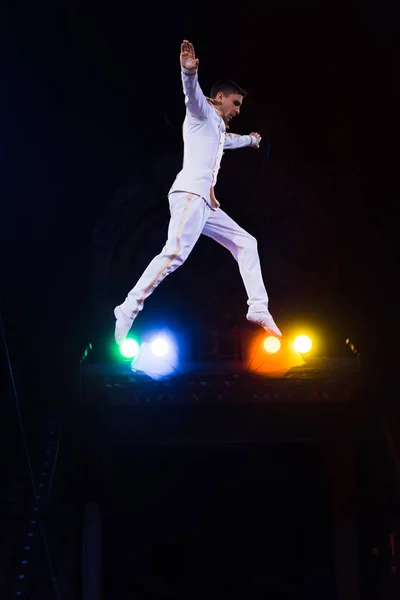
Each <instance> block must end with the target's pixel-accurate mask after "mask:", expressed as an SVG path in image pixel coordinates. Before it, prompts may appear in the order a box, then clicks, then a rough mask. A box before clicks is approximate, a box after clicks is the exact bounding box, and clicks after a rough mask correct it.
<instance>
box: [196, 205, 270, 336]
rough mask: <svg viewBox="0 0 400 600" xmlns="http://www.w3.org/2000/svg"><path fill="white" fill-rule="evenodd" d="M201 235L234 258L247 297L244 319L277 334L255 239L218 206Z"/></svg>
mask: <svg viewBox="0 0 400 600" xmlns="http://www.w3.org/2000/svg"><path fill="white" fill-rule="evenodd" d="M203 234H204V235H206V236H208V237H210V238H212V239H213V240H215V241H216V242H218V243H219V244H221V245H222V246H224V247H225V248H227V249H228V250H229V251H230V252H231V253H232V255H233V256H234V258H235V259H236V261H237V263H238V265H239V271H240V274H241V276H242V279H243V283H244V286H245V288H246V292H247V296H248V302H247V304H248V305H249V310H248V313H247V318H248V320H249V321H252V322H254V323H257V324H259V325H261V327H263V328H264V329H265V330H266V331H268V332H269V333H271V334H273V335H279V336H280V335H281V332H280V331H279V329H278V327H277V326H276V324H275V322H274V320H273V318H272V316H271V314H270V313H269V310H268V295H267V290H266V289H265V285H264V281H263V277H262V273H261V266H260V259H259V256H258V250H257V240H256V238H255V237H253V236H252V235H250V234H249V233H247V231H245V230H244V229H243V228H242V227H240V226H239V225H238V224H237V223H236V222H235V221H234V220H233V219H231V217H229V216H228V215H227V214H226V213H225V212H224V211H222V210H221V209H218V210H216V211H213V212H211V214H210V216H209V217H208V220H207V223H206V224H205V226H204V229H203Z"/></svg>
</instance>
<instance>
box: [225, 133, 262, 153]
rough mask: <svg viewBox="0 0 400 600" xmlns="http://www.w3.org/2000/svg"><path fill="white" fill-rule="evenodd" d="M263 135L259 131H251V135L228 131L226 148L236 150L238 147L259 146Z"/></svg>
mask: <svg viewBox="0 0 400 600" xmlns="http://www.w3.org/2000/svg"><path fill="white" fill-rule="evenodd" d="M260 142H261V136H260V134H259V133H255V132H253V133H250V135H237V134H236V133H226V134H225V143H224V150H236V149H237V148H246V147H250V148H259V147H260Z"/></svg>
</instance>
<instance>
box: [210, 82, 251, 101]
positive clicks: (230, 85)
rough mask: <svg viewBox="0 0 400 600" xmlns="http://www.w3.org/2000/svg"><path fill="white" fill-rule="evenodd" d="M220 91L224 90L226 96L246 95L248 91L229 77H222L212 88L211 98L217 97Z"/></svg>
mask: <svg viewBox="0 0 400 600" xmlns="http://www.w3.org/2000/svg"><path fill="white" fill-rule="evenodd" d="M218 92H222V93H223V94H224V96H230V94H239V95H240V96H243V98H245V97H246V92H245V91H244V90H243V89H242V88H241V87H240V86H239V85H238V84H237V83H235V82H234V81H230V80H229V79H220V80H219V81H217V82H216V83H214V85H213V86H212V88H211V92H210V98H215V97H216V95H217V94H218Z"/></svg>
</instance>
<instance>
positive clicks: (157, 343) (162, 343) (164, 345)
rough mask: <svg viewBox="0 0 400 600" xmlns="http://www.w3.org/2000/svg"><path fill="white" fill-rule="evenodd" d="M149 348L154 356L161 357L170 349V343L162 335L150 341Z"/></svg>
mask: <svg viewBox="0 0 400 600" xmlns="http://www.w3.org/2000/svg"><path fill="white" fill-rule="evenodd" d="M150 348H151V351H152V353H153V354H154V356H158V357H160V358H161V357H162V356H165V355H166V354H168V352H169V350H170V345H169V343H168V340H166V339H165V338H163V337H158V338H156V339H155V340H153V341H152V342H151V345H150Z"/></svg>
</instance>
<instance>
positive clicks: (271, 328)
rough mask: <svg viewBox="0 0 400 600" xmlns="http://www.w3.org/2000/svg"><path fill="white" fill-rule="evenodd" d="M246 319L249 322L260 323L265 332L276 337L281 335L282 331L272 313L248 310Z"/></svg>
mask: <svg viewBox="0 0 400 600" xmlns="http://www.w3.org/2000/svg"><path fill="white" fill-rule="evenodd" d="M246 319H247V320H248V321H250V322H251V323H255V324H256V325H260V327H262V328H263V329H265V331H266V332H267V333H269V334H270V335H274V336H276V337H282V333H281V332H280V331H279V329H278V327H277V325H276V323H275V321H274V319H273V318H272V315H270V313H269V312H266V313H251V312H248V313H247V316H246Z"/></svg>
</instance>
